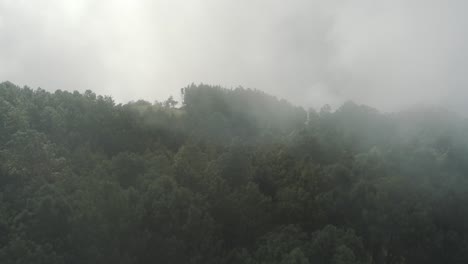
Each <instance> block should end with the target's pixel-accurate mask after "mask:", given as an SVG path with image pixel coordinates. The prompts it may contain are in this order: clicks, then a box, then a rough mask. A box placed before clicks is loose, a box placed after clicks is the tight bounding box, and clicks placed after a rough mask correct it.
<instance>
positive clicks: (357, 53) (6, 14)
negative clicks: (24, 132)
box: [0, 0, 468, 112]
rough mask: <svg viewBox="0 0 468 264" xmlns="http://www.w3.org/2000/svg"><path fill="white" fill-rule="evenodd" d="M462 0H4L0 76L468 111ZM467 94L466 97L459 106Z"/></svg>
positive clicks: (56, 84)
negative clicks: (205, 87)
mask: <svg viewBox="0 0 468 264" xmlns="http://www.w3.org/2000/svg"><path fill="white" fill-rule="evenodd" d="M467 7H468V1H462V0H460V1H457V0H439V1H436V0H424V1H423V0H388V1H384V0H382V1H378V0H353V1H351V0H349V1H347V0H321V1H318V0H316V1H314V0H309V1H305V0H288V1H284V0H281V1H280V0H249V1H247V0H198V1H195V0H193V1H190V0H153V1H151V0H141V1H136V0H127V1H125V0H108V1H106V0H74V1H72V0H69V1H65V0H34V1H26V0H0V80H9V81H12V82H14V83H16V84H18V85H28V86H30V87H33V88H36V87H38V86H40V87H42V88H44V89H46V90H50V91H54V90H56V89H62V90H79V91H84V90H86V89H91V90H93V91H95V92H96V93H98V94H106V95H111V96H112V97H114V98H115V99H116V101H117V102H126V101H129V100H136V99H140V98H141V99H145V100H148V101H153V100H156V99H157V100H164V99H166V98H167V97H168V96H169V95H170V94H173V95H176V96H178V94H179V91H180V88H182V87H184V86H186V85H187V84H190V83H192V82H194V83H200V82H203V83H208V84H220V85H223V86H225V87H228V88H230V87H237V86H239V85H241V86H243V87H249V88H257V89H260V90H263V91H266V92H268V93H271V94H273V95H276V96H278V97H282V98H286V99H288V100H290V101H292V102H293V103H296V104H301V105H304V106H313V107H315V108H319V107H320V106H322V105H323V104H325V103H330V104H332V105H337V104H339V103H340V102H343V101H344V100H347V99H351V100H354V101H356V102H358V103H365V104H369V105H371V106H374V107H377V108H380V109H382V110H396V109H400V108H403V107H407V106H408V105H411V104H419V103H428V104H441V105H444V106H448V107H450V108H452V109H455V110H460V111H465V112H468V104H465V101H466V99H468V90H467V85H468V58H467V57H468V16H466V12H467V10H468V9H467ZM465 105H466V106H465Z"/></svg>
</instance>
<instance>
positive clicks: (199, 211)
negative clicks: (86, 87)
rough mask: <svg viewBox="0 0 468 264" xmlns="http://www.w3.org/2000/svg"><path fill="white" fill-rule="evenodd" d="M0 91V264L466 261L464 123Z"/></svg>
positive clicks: (355, 111)
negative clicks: (119, 102) (120, 100)
mask: <svg viewBox="0 0 468 264" xmlns="http://www.w3.org/2000/svg"><path fill="white" fill-rule="evenodd" d="M181 92H182V97H183V98H182V99H183V100H182V101H181V102H177V101H176V100H177V99H174V98H172V97H171V98H169V99H168V100H166V101H164V102H154V103H150V102H146V101H136V102H130V103H127V104H116V103H115V102H114V101H113V100H112V98H110V97H105V96H104V97H103V96H99V95H96V94H95V93H93V92H92V91H86V92H85V93H79V92H67V91H60V90H58V91H56V92H54V93H50V92H47V91H45V90H42V89H36V90H33V89H30V88H28V87H24V88H20V87H18V86H16V85H14V84H12V83H10V82H4V83H2V84H0V263H5V264H10V263H11V264H13V263H44V264H45V263H47V264H55V263H76V264H78V263H122V264H130V263H194V264H195V263H213V264H215V263H216V264H217V263H225V264H230V263H233V264H234V263H247V264H263V263H278V264H292V263H301V264H306V263H310V264H312V263H330V264H342V263H343V264H344V263H346V264H353V263H355V264H358V263H359V264H365V263H369V264H370V263H377V264H384V263H385V264H386V263H388V264H390V263H391V264H403V263H434V264H435V263H437V264H438V263H467V261H468V221H467V220H468V137H467V136H468V122H467V121H466V120H465V119H462V118H460V117H458V116H456V115H455V114H453V113H450V112H448V111H445V110H443V109H437V108H430V107H427V108H413V109H409V110H407V111H404V112H398V113H388V114H385V113H380V112H378V111H377V110H375V109H373V108H370V107H367V106H363V105H357V104H355V103H353V102H347V103H345V104H343V105H342V106H341V107H340V108H338V109H336V110H335V111H333V110H331V109H330V107H328V106H324V107H322V108H321V109H319V110H317V111H315V110H313V109H312V108H311V109H303V108H301V107H297V106H294V105H292V104H290V103H288V102H286V101H284V100H279V99H277V98H276V97H273V96H270V95H268V94H265V93H263V92H261V91H257V90H250V89H243V88H237V89H223V88H221V87H216V86H208V85H190V86H188V87H186V88H184V89H182V91H181Z"/></svg>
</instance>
